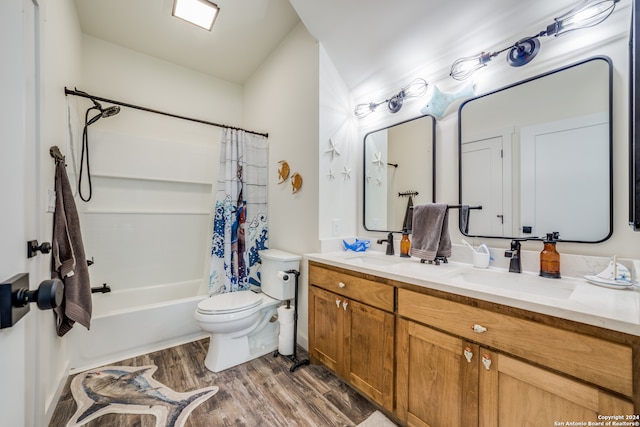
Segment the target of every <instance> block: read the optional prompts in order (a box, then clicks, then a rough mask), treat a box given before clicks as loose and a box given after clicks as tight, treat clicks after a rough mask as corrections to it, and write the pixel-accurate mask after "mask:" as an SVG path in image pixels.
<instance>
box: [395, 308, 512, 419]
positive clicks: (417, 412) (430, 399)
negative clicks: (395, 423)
mask: <svg viewBox="0 0 640 427" xmlns="http://www.w3.org/2000/svg"><path fill="white" fill-rule="evenodd" d="M397 336H398V357H397V360H398V363H397V366H398V372H397V415H398V417H399V418H400V419H401V420H402V421H404V422H405V423H407V424H408V425H409V426H421V427H425V426H428V427H459V426H477V425H478V367H479V365H478V363H479V361H478V352H479V347H478V346H477V345H475V344H471V343H468V342H465V341H464V340H462V339H460V338H456V337H453V336H451V335H447V334H444V333H442V332H438V331H436V330H433V329H431V328H428V327H426V326H422V325H419V324H417V323H415V322H410V321H407V320H404V319H400V320H398V335H397ZM465 353H466V354H467V355H468V356H469V358H470V359H469V360H467V357H465ZM514 425H515V424H514Z"/></svg>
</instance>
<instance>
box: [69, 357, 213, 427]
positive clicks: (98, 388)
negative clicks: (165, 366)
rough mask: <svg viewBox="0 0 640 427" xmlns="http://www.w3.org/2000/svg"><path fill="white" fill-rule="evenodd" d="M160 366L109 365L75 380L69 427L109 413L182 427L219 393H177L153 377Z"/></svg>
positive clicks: (209, 390)
mask: <svg viewBox="0 0 640 427" xmlns="http://www.w3.org/2000/svg"><path fill="white" fill-rule="evenodd" d="M156 369H158V367H157V366H154V365H149V366H105V367H102V368H98V369H96V370H91V371H87V372H83V373H81V374H78V375H76V376H75V378H74V379H73V381H71V393H72V394H73V398H74V399H75V401H76V404H77V405H78V409H77V410H76V413H75V414H73V417H71V420H69V423H67V427H78V426H82V425H84V424H86V423H88V422H89V421H91V420H94V419H96V418H98V417H99V416H101V415H104V414H109V413H117V414H152V415H155V417H156V427H165V426H166V427H182V426H184V423H185V421H186V420H187V418H188V417H189V415H190V414H191V412H193V410H194V409H195V408H196V407H197V406H198V405H200V404H201V403H202V402H204V401H205V400H207V399H208V398H210V397H211V396H213V395H214V394H216V393H217V392H218V387H215V386H212V387H205V388H201V389H199V390H194V391H190V392H186V393H179V392H176V391H174V390H172V389H170V388H169V387H167V386H165V385H164V384H162V383H160V382H158V381H156V380H154V379H153V378H152V375H153V373H154V372H155V371H156Z"/></svg>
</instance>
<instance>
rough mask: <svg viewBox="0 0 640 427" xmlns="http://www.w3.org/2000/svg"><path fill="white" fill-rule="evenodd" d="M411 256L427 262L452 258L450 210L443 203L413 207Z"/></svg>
mask: <svg viewBox="0 0 640 427" xmlns="http://www.w3.org/2000/svg"><path fill="white" fill-rule="evenodd" d="M410 254H411V256H415V257H417V258H420V259H424V260H427V261H431V260H434V259H435V258H436V257H437V256H443V257H450V256H451V237H450V235H449V208H448V206H447V205H445V204H442V203H433V204H426V205H417V206H414V207H413V244H412V245H411V251H410Z"/></svg>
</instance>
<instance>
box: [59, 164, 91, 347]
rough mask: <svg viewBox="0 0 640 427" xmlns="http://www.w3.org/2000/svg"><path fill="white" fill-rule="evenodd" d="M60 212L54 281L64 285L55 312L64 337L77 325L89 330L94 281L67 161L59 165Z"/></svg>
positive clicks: (61, 334)
mask: <svg viewBox="0 0 640 427" xmlns="http://www.w3.org/2000/svg"><path fill="white" fill-rule="evenodd" d="M55 188H56V210H55V212H54V214H53V240H52V257H51V278H53V279H60V280H62V282H63V283H64V298H63V299H62V304H60V306H58V307H56V308H54V309H53V312H54V313H55V318H56V332H57V333H58V336H63V335H64V334H66V333H67V332H69V331H70V330H71V328H72V327H73V325H74V323H75V322H78V323H80V324H81V325H82V326H84V327H85V328H87V329H89V326H90V323H91V282H90V279H89V268H88V266H87V258H86V257H85V254H84V245H83V243H82V236H81V234H80V220H79V218H78V211H77V210H76V204H75V201H74V200H73V192H72V190H71V185H70V184H69V177H68V176H67V171H66V169H65V165H64V161H58V162H56V182H55Z"/></svg>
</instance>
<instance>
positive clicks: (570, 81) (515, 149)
mask: <svg viewBox="0 0 640 427" xmlns="http://www.w3.org/2000/svg"><path fill="white" fill-rule="evenodd" d="M612 83H613V80H612V64H611V60H610V59H609V58H607V57H593V58H589V59H587V60H584V61H581V62H579V63H576V64H572V65H569V66H566V67H563V68H560V69H557V70H554V71H551V72H549V73H545V74H542V75H540V76H536V77H534V78H531V79H528V80H525V81H522V82H519V83H515V84H513V85H510V86H507V87H505V88H502V89H499V90H496V91H494V92H491V93H487V94H484V95H481V96H478V97H476V98H473V99H470V100H467V101H465V102H464V103H463V104H462V105H461V106H460V108H459V110H458V119H459V121H458V126H459V129H458V136H459V144H458V148H459V151H458V156H459V157H458V160H459V166H460V169H459V173H460V177H459V178H460V179H459V195H460V204H462V205H469V206H470V207H480V206H481V207H482V209H470V210H469V215H468V216H467V218H466V221H465V219H464V217H463V216H461V220H460V231H461V232H462V233H463V234H464V235H466V236H473V237H476V236H477V237H501V238H509V239H512V238H531V239H533V238H536V237H540V236H544V235H546V233H550V232H553V231H557V232H559V233H560V240H562V241H570V242H582V243H598V242H602V241H604V240H606V239H608V238H609V237H610V236H611V233H612V230H613V191H612V189H613V188H612V185H613V184H612V172H613V170H612V125H611V123H612V116H611V114H612V110H611V102H612V98H611V97H612Z"/></svg>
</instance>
